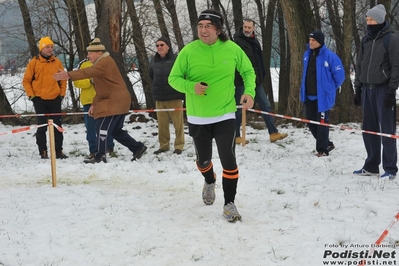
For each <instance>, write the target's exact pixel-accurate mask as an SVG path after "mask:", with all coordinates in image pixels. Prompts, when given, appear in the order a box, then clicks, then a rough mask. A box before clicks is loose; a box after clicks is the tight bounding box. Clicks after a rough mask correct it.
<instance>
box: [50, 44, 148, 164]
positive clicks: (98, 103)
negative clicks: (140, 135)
mask: <svg viewBox="0 0 399 266" xmlns="http://www.w3.org/2000/svg"><path fill="white" fill-rule="evenodd" d="M87 53H88V54H87V58H88V59H89V60H90V62H92V63H93V66H92V67H88V68H85V69H79V70H74V71H69V72H66V71H62V72H59V73H56V74H55V75H54V78H55V79H56V80H66V79H71V80H79V79H85V78H92V80H93V84H94V89H95V90H96V96H95V97H94V99H93V103H92V106H91V107H90V109H89V111H88V114H89V115H90V116H93V117H94V119H95V120H96V133H97V152H96V153H95V156H94V157H93V158H90V159H87V160H85V161H84V162H85V163H99V162H104V163H105V162H107V159H106V155H105V154H106V151H107V138H109V137H110V136H112V137H113V138H114V139H115V140H116V141H118V142H119V143H121V144H122V145H123V146H125V147H127V148H128V149H129V150H130V151H131V152H133V158H132V161H134V160H136V159H140V158H141V156H142V155H143V154H144V153H145V151H146V150H147V147H146V146H145V145H144V144H143V143H141V142H139V141H136V140H135V139H134V138H132V137H131V136H130V135H129V134H128V133H127V132H126V131H125V130H123V129H122V128H123V123H124V120H125V115H126V114H127V113H129V109H130V103H131V100H130V99H131V98H130V94H129V92H128V90H127V88H126V84H125V82H124V80H123V78H122V75H121V74H120V72H119V69H118V66H117V65H116V63H115V61H114V60H113V59H112V58H111V56H110V55H109V53H108V52H106V51H105V46H104V45H102V44H101V42H100V39H99V38H95V39H94V40H93V41H92V42H91V43H90V45H89V46H88V47H87Z"/></svg>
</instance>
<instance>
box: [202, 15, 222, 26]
mask: <svg viewBox="0 0 399 266" xmlns="http://www.w3.org/2000/svg"><path fill="white" fill-rule="evenodd" d="M201 20H210V21H212V22H214V23H218V24H219V25H222V17H221V16H219V15H216V14H212V13H201V15H200V16H199V17H198V22H200V21H201Z"/></svg>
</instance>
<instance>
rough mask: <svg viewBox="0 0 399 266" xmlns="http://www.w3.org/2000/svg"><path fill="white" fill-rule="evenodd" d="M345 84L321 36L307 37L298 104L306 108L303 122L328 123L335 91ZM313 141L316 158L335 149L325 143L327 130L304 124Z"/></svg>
mask: <svg viewBox="0 0 399 266" xmlns="http://www.w3.org/2000/svg"><path fill="white" fill-rule="evenodd" d="M344 80H345V71H344V68H343V66H342V61H341V59H340V58H339V57H338V56H337V55H336V54H335V53H334V52H332V51H331V50H329V49H328V48H327V47H326V46H325V45H324V34H323V33H322V32H321V31H320V30H317V31H314V32H312V33H311V34H310V35H309V44H308V48H307V50H306V52H305V54H304V55H303V73H302V84H301V93H300V97H301V102H303V103H305V106H306V119H309V120H312V121H318V122H322V123H323V122H324V123H329V114H330V109H331V108H332V107H333V106H334V104H335V97H336V90H337V89H338V88H339V87H340V86H341V84H342V83H343V82H344ZM308 127H309V129H310V132H311V133H312V135H313V137H314V138H315V139H316V151H317V153H316V156H317V157H322V156H328V155H329V152H330V151H331V150H332V149H334V148H335V146H334V144H333V143H332V142H331V141H330V140H329V127H328V126H322V125H316V124H312V123H308Z"/></svg>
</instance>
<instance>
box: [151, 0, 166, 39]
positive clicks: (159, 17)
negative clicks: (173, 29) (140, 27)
mask: <svg viewBox="0 0 399 266" xmlns="http://www.w3.org/2000/svg"><path fill="white" fill-rule="evenodd" d="M153 2H154V7H155V13H156V14H157V20H158V27H159V29H160V31H161V35H162V36H165V37H166V38H168V39H170V38H169V33H168V28H167V27H166V23H165V19H164V17H163V11H162V5H161V1H160V0H153Z"/></svg>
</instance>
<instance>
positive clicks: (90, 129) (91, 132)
mask: <svg viewBox="0 0 399 266" xmlns="http://www.w3.org/2000/svg"><path fill="white" fill-rule="evenodd" d="M90 107H91V104H86V105H83V111H84V112H88V111H89V109H90ZM83 118H84V122H85V126H86V140H87V142H88V143H89V152H90V153H95V152H96V151H97V136H96V122H95V120H94V118H93V117H92V116H89V115H88V114H85V115H84V116H83ZM107 141H108V142H107V148H108V149H113V148H114V146H115V145H114V139H113V138H112V136H109V137H108V138H107Z"/></svg>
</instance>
